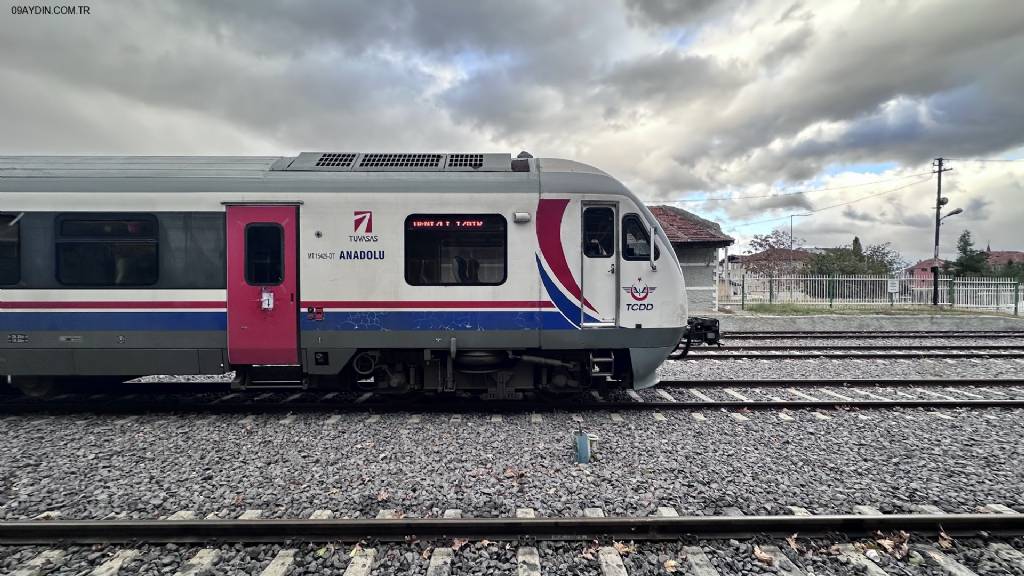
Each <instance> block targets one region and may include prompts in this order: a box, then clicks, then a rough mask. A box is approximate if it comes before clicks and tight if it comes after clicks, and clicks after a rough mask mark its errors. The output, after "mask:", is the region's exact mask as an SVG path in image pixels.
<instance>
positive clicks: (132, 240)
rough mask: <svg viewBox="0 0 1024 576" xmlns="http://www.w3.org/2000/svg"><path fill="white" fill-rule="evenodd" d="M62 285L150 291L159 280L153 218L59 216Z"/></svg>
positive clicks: (58, 278)
mask: <svg viewBox="0 0 1024 576" xmlns="http://www.w3.org/2000/svg"><path fill="white" fill-rule="evenodd" d="M56 239H57V281H58V282H60V283H61V284H64V285H66V286H149V285H152V284H156V282H157V279H158V278H159V259H158V257H157V244H158V236H157V221H156V218H154V217H153V216H150V215H133V216H131V217H129V218H108V217H102V216H92V215H60V216H58V217H57V235H56Z"/></svg>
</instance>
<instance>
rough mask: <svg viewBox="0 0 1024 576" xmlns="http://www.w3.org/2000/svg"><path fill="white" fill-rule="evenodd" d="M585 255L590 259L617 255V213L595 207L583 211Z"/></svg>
mask: <svg viewBox="0 0 1024 576" xmlns="http://www.w3.org/2000/svg"><path fill="white" fill-rule="evenodd" d="M583 254H584V255H585V256H587V257H588V258H610V257H612V256H614V255H615V211H614V210H612V209H611V208H609V207H607V206H595V207H592V208H587V209H586V210H584V211H583Z"/></svg>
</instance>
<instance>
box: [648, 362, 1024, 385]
mask: <svg viewBox="0 0 1024 576" xmlns="http://www.w3.org/2000/svg"><path fill="white" fill-rule="evenodd" d="M1022 373H1024V359H1009V358H1004V359H1000V358H950V359H942V358H928V359H910V358H907V359H902V358H901V359H887V358H886V359H873V360H872V359H863V358H849V359H836V358H831V359H830V358H809V359H806V360H804V359H797V360H766V359H765V360H762V359H751V360H743V359H727V360H717V359H699V360H685V359H683V360H668V361H666V362H665V363H664V364H662V365H661V368H659V369H658V376H659V377H660V378H661V379H662V380H730V379H738V380H767V379H771V378H792V379H797V378H803V379H821V378H849V379H865V378H886V379H893V378H940V379H957V378H1021V377H1022V376H1021V375H1022Z"/></svg>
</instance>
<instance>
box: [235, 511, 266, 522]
mask: <svg viewBox="0 0 1024 576" xmlns="http://www.w3.org/2000/svg"><path fill="white" fill-rule="evenodd" d="M262 515H263V510H246V511H245V512H242V514H241V515H240V516H239V517H238V519H239V520H259V519H260V516H262Z"/></svg>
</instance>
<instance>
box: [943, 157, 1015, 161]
mask: <svg viewBox="0 0 1024 576" xmlns="http://www.w3.org/2000/svg"><path fill="white" fill-rule="evenodd" d="M944 160H946V161H947V162H949V161H953V160H955V161H957V162H1024V158H944Z"/></svg>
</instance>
